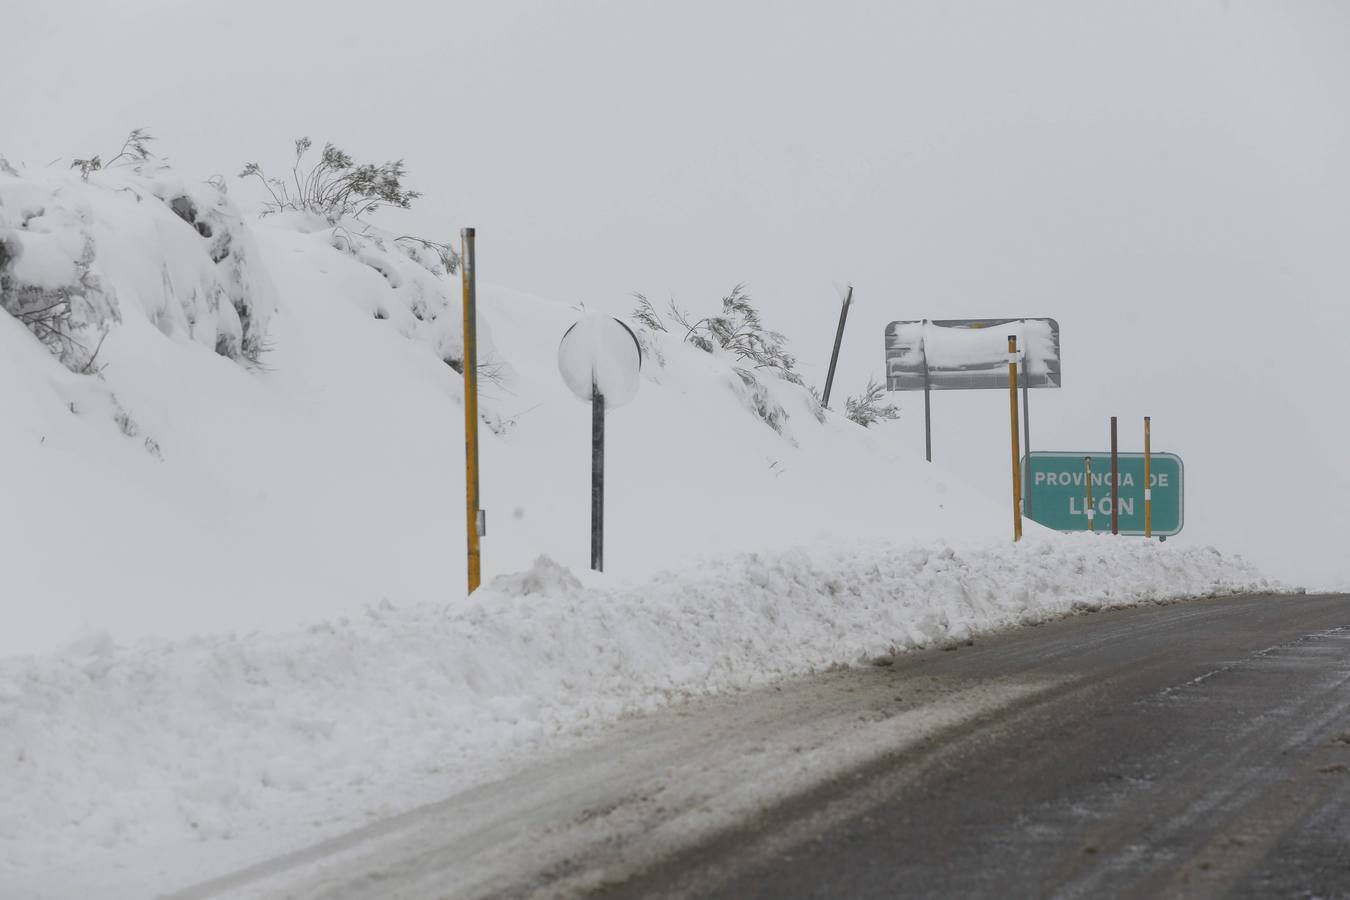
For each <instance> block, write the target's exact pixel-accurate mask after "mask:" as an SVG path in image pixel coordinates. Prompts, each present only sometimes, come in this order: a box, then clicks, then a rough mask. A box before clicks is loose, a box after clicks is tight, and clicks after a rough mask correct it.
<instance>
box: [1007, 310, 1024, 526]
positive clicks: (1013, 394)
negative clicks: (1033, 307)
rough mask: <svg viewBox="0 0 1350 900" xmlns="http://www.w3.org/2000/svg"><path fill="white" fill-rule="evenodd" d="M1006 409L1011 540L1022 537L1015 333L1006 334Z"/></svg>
mask: <svg viewBox="0 0 1350 900" xmlns="http://www.w3.org/2000/svg"><path fill="white" fill-rule="evenodd" d="M1008 411H1009V413H1010V414H1011V416H1012V490H1013V498H1012V499H1013V541H1014V542H1016V541H1020V540H1021V539H1022V466H1021V460H1022V452H1021V451H1020V450H1019V449H1018V447H1017V335H1015V334H1010V335H1008Z"/></svg>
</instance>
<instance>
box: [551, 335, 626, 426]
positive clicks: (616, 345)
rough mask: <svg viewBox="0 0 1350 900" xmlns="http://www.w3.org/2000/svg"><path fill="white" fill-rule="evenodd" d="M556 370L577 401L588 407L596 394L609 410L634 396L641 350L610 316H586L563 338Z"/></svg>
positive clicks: (559, 346)
mask: <svg viewBox="0 0 1350 900" xmlns="http://www.w3.org/2000/svg"><path fill="white" fill-rule="evenodd" d="M558 370H559V371H560V372H562V377H563V381H564V382H566V383H567V386H568V387H569V388H571V389H572V393H574V394H576V395H577V397H578V398H580V399H582V400H585V401H586V402H588V403H589V402H590V401H591V399H592V398H593V397H594V395H595V394H597V393H598V394H600V396H602V397H604V400H605V409H613V408H614V407H616V406H622V405H623V404H625V403H627V402H628V401H629V400H632V399H633V397H634V396H635V395H636V394H637V389H638V373H639V372H640V371H641V370H642V348H641V347H640V346H639V345H638V339H637V335H635V334H633V330H632V329H631V328H629V327H628V326H627V325H625V324H624V323H622V322H620V321H619V320H618V319H616V318H614V317H613V316H607V315H605V314H603V313H590V314H589V315H587V316H586V317H585V318H584V319H581V320H580V321H578V322H577V323H576V324H574V325H573V326H572V327H571V328H569V329H567V331H566V332H565V333H564V334H563V337H562V343H560V344H558Z"/></svg>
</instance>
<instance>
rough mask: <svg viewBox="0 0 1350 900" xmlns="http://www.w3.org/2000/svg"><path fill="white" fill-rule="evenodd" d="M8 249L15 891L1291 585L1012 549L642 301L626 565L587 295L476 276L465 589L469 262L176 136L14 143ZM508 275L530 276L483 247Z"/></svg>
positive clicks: (342, 817) (631, 421)
mask: <svg viewBox="0 0 1350 900" xmlns="http://www.w3.org/2000/svg"><path fill="white" fill-rule="evenodd" d="M0 246H2V247H3V248H4V252H3V255H2V256H0V278H2V279H3V281H0V287H2V288H3V293H0V301H3V305H4V307H5V309H6V310H8V312H9V313H10V314H0V421H3V422H4V427H3V428H0V484H2V485H3V489H2V490H0V495H2V496H3V497H4V503H3V510H4V511H3V513H0V553H3V559H0V616H3V620H4V623H5V627H4V628H3V629H0V657H4V658H2V659H0V795H3V796H4V797H6V800H7V802H6V803H5V804H4V805H3V807H2V808H0V886H5V885H8V886H9V888H11V889H12V890H8V891H0V892H5V893H6V895H8V894H9V893H14V892H18V891H21V890H23V891H32V892H34V893H40V892H41V891H42V890H53V891H55V893H56V894H58V895H59V894H60V893H62V891H63V890H64V891H66V892H69V891H71V890H75V888H74V887H72V885H76V884H90V883H94V882H90V881H89V880H88V879H91V878H92V879H97V883H98V884H100V885H102V886H103V887H104V888H106V889H108V890H113V889H114V885H117V887H116V890H117V891H123V892H125V893H126V894H128V895H131V896H138V895H143V894H145V893H147V892H149V891H150V890H151V889H154V890H159V889H163V888H166V887H172V886H174V885H175V884H179V883H181V882H182V881H184V880H186V879H190V878H192V877H201V876H204V875H206V874H210V873H211V872H213V871H218V870H219V869H220V868H221V867H222V866H224V865H226V864H228V863H231V862H238V861H241V860H246V859H250V858H257V857H258V856H260V855H262V854H265V853H267V852H275V851H276V850H278V849H280V847H281V846H283V845H286V846H295V845H298V844H299V843H303V842H304V841H306V840H309V839H312V838H315V837H318V836H320V835H323V834H328V833H331V832H332V831H333V830H335V829H339V828H341V827H345V826H348V825H351V824H354V823H357V822H360V821H363V820H364V819H365V818H366V817H369V816H372V815H376V814H380V813H385V812H389V811H391V810H394V809H399V808H403V807H406V806H407V805H409V804H411V803H414V802H416V800H417V799H419V798H420V799H427V798H428V797H429V796H435V795H436V792H441V793H444V792H446V791H450V790H453V789H455V788H457V787H462V786H463V785H465V784H468V783H471V782H472V781H474V780H475V779H481V778H484V777H488V776H490V775H493V774H500V773H501V772H502V771H505V767H506V766H507V765H508V764H509V761H510V759H511V755H512V754H513V753H517V754H518V753H523V752H528V751H529V750H530V749H532V748H535V747H538V746H540V745H542V744H544V743H546V742H548V741H549V740H552V739H554V738H556V737H557V736H559V735H562V734H566V733H568V732H570V731H574V730H576V729H578V728H581V727H584V726H586V725H588V724H592V723H596V722H603V721H606V720H609V719H612V718H613V717H615V716H617V715H620V714H622V713H625V712H634V711H640V710H644V709H650V708H652V707H653V706H655V705H658V704H661V703H665V702H669V701H670V700H671V699H672V698H676V697H679V696H683V695H685V694H688V693H703V692H709V691H721V690H733V689H737V688H741V687H745V686H748V685H751V684H755V683H759V682H762V681H764V680H766V679H770V678H774V677H780V676H783V675H787V674H799V673H805V672H809V671H813V670H817V669H820V668H824V667H828V666H831V665H838V664H851V663H857V662H859V661H863V660H866V659H867V658H869V657H870V656H874V655H876V654H879V653H885V652H890V651H891V650H893V649H896V648H900V649H904V648H910V647H918V646H925V645H930V644H933V643H935V642H942V641H947V640H955V639H961V638H964V637H966V636H968V635H970V634H973V633H975V632H979V631H986V630H989V629H992V628H999V627H1005V626H1009V625H1013V624H1017V623H1021V622H1026V621H1036V620H1040V619H1043V618H1045V617H1047V616H1052V615H1059V614H1063V613H1066V612H1069V611H1071V610H1073V609H1075V608H1079V607H1087V608H1095V607H1098V606H1101V605H1104V604H1112V603H1126V602H1138V601H1143V600H1164V599H1174V598H1179V597H1186V596H1195V595H1201V594H1209V593H1214V592H1222V591H1234V590H1242V589H1251V588H1257V587H1262V586H1266V585H1267V583H1266V582H1265V581H1264V580H1263V579H1262V578H1261V576H1260V575H1259V574H1257V573H1256V572H1254V571H1253V570H1251V569H1250V568H1249V567H1247V566H1245V564H1243V563H1242V562H1241V561H1240V560H1234V559H1232V558H1230V557H1225V556H1222V555H1220V554H1218V553H1216V552H1214V551H1211V550H1207V549H1196V548H1189V549H1188V548H1175V547H1171V546H1164V545H1160V544H1157V543H1143V542H1138V541H1136V542H1129V541H1112V540H1110V539H1109V538H1105V537H1100V536H1079V537H1076V538H1066V537H1063V536H1059V535H1053V534H1049V533H1047V532H1044V531H1043V530H1042V529H1039V528H1038V527H1037V526H1035V525H1033V524H1031V523H1028V539H1027V540H1026V541H1024V542H1023V543H1022V544H1021V545H1018V546H1016V547H1014V546H1012V545H1011V543H1010V542H1009V540H1008V535H1007V532H1008V531H1009V525H1010V523H1009V518H1010V515H1009V512H1008V510H1007V509H1006V508H1003V507H1001V506H999V505H998V504H994V503H991V502H989V501H987V500H986V499H984V498H982V497H980V496H978V495H976V494H975V493H974V492H972V491H971V490H969V489H967V488H966V487H965V486H963V485H962V484H960V483H959V482H957V481H954V480H953V479H951V478H949V477H947V476H946V475H944V474H943V473H942V471H941V470H940V469H937V468H935V467H932V466H929V465H926V464H924V463H923V462H922V461H921V460H918V459H916V458H914V457H913V456H911V455H909V454H907V453H906V452H904V451H903V450H902V449H900V448H899V447H897V446H893V445H890V444H886V443H884V442H882V441H881V440H879V439H877V438H876V437H875V436H873V435H872V434H871V433H869V432H868V431H867V430H865V429H863V428H861V427H859V426H857V425H854V424H852V423H850V422H847V421H845V420H843V419H842V418H841V417H840V416H838V415H837V414H835V413H831V412H828V411H825V410H822V409H821V408H820V406H819V405H818V404H817V403H816V402H815V400H814V399H813V398H812V396H811V395H810V393H809V392H808V391H807V390H806V389H805V388H803V387H801V386H799V385H796V384H792V383H790V382H788V381H784V380H782V379H780V378H777V377H775V376H773V375H772V374H769V373H767V372H766V371H765V370H759V371H752V370H746V369H744V368H740V369H738V367H737V365H736V360H734V359H730V358H728V357H726V356H725V355H720V354H710V353H706V352H704V351H702V350H700V349H697V348H695V347H693V346H691V345H689V344H686V343H684V342H683V341H682V340H681V339H680V335H678V334H675V335H672V334H664V333H651V332H648V331H642V332H640V335H641V338H642V341H643V343H644V345H645V348H646V358H645V359H646V361H645V365H644V369H643V375H642V383H641V386H640V389H639V391H638V394H637V397H636V399H635V400H634V401H633V402H632V403H630V404H629V405H627V406H625V407H623V408H621V409H618V410H616V411H614V412H612V413H611V414H610V418H609V423H608V427H607V432H608V434H607V437H608V446H607V463H608V470H607V471H608V482H607V501H608V504H607V525H608V533H607V546H606V564H607V570H608V571H607V573H606V574H605V575H604V576H599V575H595V574H592V573H590V572H588V571H586V564H587V560H588V541H589V533H588V515H589V492H590V483H589V464H590V460H589V450H590V432H589V427H590V421H589V412H588V410H587V408H586V407H585V406H584V405H582V404H581V403H579V402H578V401H577V400H576V399H575V398H573V396H572V395H571V394H570V392H569V391H568V390H567V388H566V387H565V386H564V385H563V383H562V380H561V378H560V377H559V374H558V371H557V346H558V341H559V338H560V337H561V336H562V334H563V332H564V330H565V329H566V328H567V327H568V326H569V325H570V324H572V323H573V322H574V321H576V319H577V318H578V317H579V315H580V311H579V310H577V309H573V308H569V307H566V306H563V305H559V304H556V303H550V302H547V301H544V300H540V299H536V298H533V297H529V296H524V295H520V294H517V293H514V292H511V291H509V290H506V289H502V288H494V287H491V286H482V287H480V314H481V320H482V325H481V347H480V362H481V363H482V374H483V386H482V395H483V397H482V402H481V406H482V417H483V428H482V465H483V476H482V496H483V505H484V506H485V507H486V508H487V510H488V534H487V537H486V538H485V539H484V542H483V553H484V569H485V576H486V581H487V582H488V587H486V588H485V589H484V590H483V591H482V592H480V593H478V594H475V595H474V597H473V598H471V599H469V598H466V597H465V574H464V573H465V567H464V543H465V539H464V528H463V522H464V506H463V503H464V501H463V430H462V429H463V393H462V382H461V377H460V374H459V371H458V369H459V367H460V364H461V363H460V360H461V357H462V345H461V335H460V328H459V322H460V316H461V307H460V301H459V292H458V280H457V278H456V277H455V275H454V274H452V273H451V272H449V271H447V269H448V267H449V266H450V264H452V263H453V259H451V258H449V257H448V256H446V255H444V254H437V253H434V252H431V251H430V250H429V249H428V248H427V247H425V246H424V245H421V244H417V243H414V242H410V241H406V240H399V239H397V238H395V237H394V236H393V235H391V234H386V233H383V232H381V231H379V230H377V229H373V228H369V229H367V228H362V227H361V226H358V225H356V224H354V223H345V224H344V225H342V226H338V227H333V226H331V225H330V224H329V223H327V222H325V221H323V220H322V219H318V218H314V217H308V216H304V215H299V214H289V215H287V216H281V217H273V218H269V219H266V220H262V221H258V220H255V219H252V218H251V217H247V216H244V215H242V214H241V213H240V212H239V211H238V210H237V209H236V208H235V206H234V205H233V203H232V202H231V199H230V197H229V195H228V193H227V192H226V191H225V190H224V189H223V184H222V183H216V184H208V183H194V182H190V181H187V180H184V179H182V178H181V177H179V176H177V175H175V174H174V173H173V172H172V171H170V170H167V169H164V168H162V167H158V166H155V165H153V164H146V165H143V166H141V167H140V168H138V169H134V168H115V169H111V170H105V171H103V172H95V173H92V174H91V175H90V177H89V179H88V181H84V180H82V179H81V178H80V177H79V175H77V174H72V173H64V172H55V171H50V170H36V171H27V170H25V171H22V172H21V171H17V170H15V169H13V168H9V167H6V166H0ZM479 270H480V277H481V278H483V279H486V280H488V281H491V280H495V279H498V278H500V279H501V280H509V277H510V276H509V273H499V272H496V271H494V270H493V267H492V256H491V252H490V243H488V242H486V241H485V242H484V244H483V249H482V251H481V252H480V255H479ZM50 308H56V309H57V310H58V311H59V312H60V313H61V315H62V317H61V318H59V319H57V320H50V321H49V320H48V319H45V318H44V319H42V321H41V322H40V323H38V324H34V323H33V321H32V320H33V319H34V317H35V316H37V317H39V318H41V317H42V316H43V315H44V312H43V311H44V310H48V309H50ZM67 313H68V314H67ZM767 315H768V316H769V317H770V318H771V315H772V312H771V311H768V313H767ZM20 316H22V317H23V318H26V319H27V320H29V321H28V322H27V324H25V323H23V322H21V321H20V319H19V317H20ZM44 323H45V326H46V328H47V330H44ZM770 324H771V323H770ZM42 338H45V339H46V340H45V341H44V340H43V339H42ZM44 343H45V346H44ZM80 629H84V633H83V635H82V636H80V637H78V639H75V636H76V634H77V632H78V631H79V630H80ZM227 632H233V633H232V634H226V633H227ZM193 634H205V635H207V636H204V637H197V638H192V637H190V635H193ZM212 635H214V636H212ZM72 639H74V640H73V643H71V641H72ZM62 645H66V646H64V649H61V650H59V652H52V651H53V650H55V649H56V648H59V647H62ZM410 785H417V786H418V787H417V789H416V790H413V789H412V788H411V787H410ZM302 823H308V824H305V825H304V827H302ZM282 835H284V838H283V837H282ZM226 839H229V840H226ZM170 847H172V848H176V853H175V855H174V857H173V858H174V859H177V860H179V861H180V864H179V865H178V867H177V868H175V869H173V870H172V871H167V870H166V871H164V872H163V873H162V874H157V873H160V872H161V869H162V867H163V866H164V865H165V863H164V862H163V860H164V858H165V857H164V855H163V853H162V851H163V850H164V849H165V848H170ZM189 847H190V848H192V850H191V852H189V851H188V849H186V848H189ZM136 859H140V860H142V862H144V861H145V860H155V862H154V864H153V865H150V864H146V865H139V864H136V863H135V862H134V860H136ZM126 866H129V867H130V868H129V869H127V871H126V872H124V873H123V876H120V877H122V881H120V882H119V881H117V879H116V878H114V876H113V875H112V874H110V873H112V872H114V871H115V870H117V869H118V868H119V867H126ZM82 879H83V880H82ZM156 879H159V880H156ZM52 885H57V887H55V888H53V887H52ZM114 892H115V891H114Z"/></svg>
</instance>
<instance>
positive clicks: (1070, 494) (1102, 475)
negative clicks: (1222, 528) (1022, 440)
mask: <svg viewBox="0 0 1350 900" xmlns="http://www.w3.org/2000/svg"><path fill="white" fill-rule="evenodd" d="M1085 457H1091V458H1092V507H1093V509H1094V510H1095V511H1096V515H1095V516H1094V520H1093V526H1094V529H1095V530H1096V531H1099V532H1105V533H1107V534H1110V533H1111V454H1110V453H1040V452H1036V453H1032V454H1031V459H1030V461H1028V459H1027V457H1025V456H1024V457H1022V484H1023V485H1024V488H1023V489H1024V490H1026V491H1028V492H1030V495H1031V511H1032V514H1033V515H1032V518H1033V519H1034V520H1035V521H1037V522H1039V523H1041V524H1042V525H1044V526H1045V527H1047V528H1053V529H1055V530H1056V531H1087V530H1088V516H1087V493H1088V492H1087V485H1086V481H1085V478H1086V467H1085V466H1084V464H1083V460H1084V458H1085ZM1117 459H1118V465H1117V468H1118V469H1119V471H1120V488H1119V494H1118V495H1119V497H1120V517H1119V522H1120V533H1121V534H1143V533H1144V454H1142V453H1120V454H1117ZM1149 466H1150V470H1149V480H1150V481H1152V482H1153V484H1152V485H1151V490H1152V498H1153V533H1154V534H1155V535H1157V536H1159V537H1166V536H1170V535H1173V534H1176V533H1177V532H1179V531H1181V525H1182V522H1183V519H1184V515H1183V509H1184V504H1183V502H1182V476H1183V472H1184V469H1183V467H1182V465H1181V457H1180V456H1177V455H1176V454H1175V453H1154V454H1152V456H1151V460H1150V464H1149Z"/></svg>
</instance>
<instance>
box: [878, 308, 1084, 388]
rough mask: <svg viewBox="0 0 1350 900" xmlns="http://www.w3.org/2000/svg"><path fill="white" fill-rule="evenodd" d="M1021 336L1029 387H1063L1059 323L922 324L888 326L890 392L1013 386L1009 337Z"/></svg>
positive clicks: (982, 321)
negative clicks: (1061, 380)
mask: <svg viewBox="0 0 1350 900" xmlns="http://www.w3.org/2000/svg"><path fill="white" fill-rule="evenodd" d="M1010 334H1011V335H1016V336H1017V347H1018V349H1019V350H1020V351H1022V354H1023V356H1022V359H1023V361H1024V364H1023V366H1022V367H1020V371H1021V372H1022V373H1024V376H1023V377H1024V378H1025V380H1026V386H1027V387H1029V388H1057V387H1059V386H1060V364H1059V323H1058V322H1056V321H1055V320H1054V319H922V320H916V321H908V322H892V323H891V324H889V325H887V326H886V390H888V391H922V390H924V389H929V390H935V391H959V390H979V389H984V388H1007V387H1008V335H1010Z"/></svg>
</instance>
